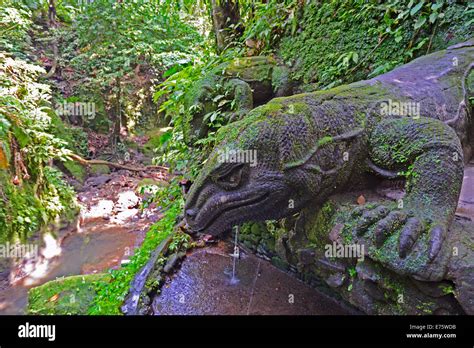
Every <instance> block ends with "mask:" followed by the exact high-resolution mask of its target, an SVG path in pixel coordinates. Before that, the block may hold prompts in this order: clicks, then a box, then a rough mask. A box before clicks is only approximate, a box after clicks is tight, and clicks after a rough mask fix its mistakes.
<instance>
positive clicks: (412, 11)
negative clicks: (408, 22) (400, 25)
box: [410, 1, 425, 16]
mask: <svg viewBox="0 0 474 348" xmlns="http://www.w3.org/2000/svg"><path fill="white" fill-rule="evenodd" d="M424 4H425V2H424V1H420V2H419V3H418V4H416V6H415V7H413V8H412V9H411V10H410V15H411V16H414V15H416V14H417V13H418V11H419V10H420V9H421V8H422V7H423V5H424Z"/></svg>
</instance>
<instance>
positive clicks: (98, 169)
mask: <svg viewBox="0 0 474 348" xmlns="http://www.w3.org/2000/svg"><path fill="white" fill-rule="evenodd" d="M90 173H91V174H93V175H97V174H109V173H110V168H109V166H107V165H105V164H99V165H93V166H91V167H90Z"/></svg>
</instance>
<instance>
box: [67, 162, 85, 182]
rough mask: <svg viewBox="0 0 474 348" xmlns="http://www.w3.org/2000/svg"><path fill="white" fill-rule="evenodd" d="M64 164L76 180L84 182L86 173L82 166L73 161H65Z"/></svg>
mask: <svg viewBox="0 0 474 348" xmlns="http://www.w3.org/2000/svg"><path fill="white" fill-rule="evenodd" d="M64 166H65V167H66V169H67V170H69V172H70V173H71V174H72V176H73V177H74V179H76V180H77V181H79V182H81V183H84V180H85V178H86V174H87V173H86V169H85V168H84V166H82V165H80V164H79V163H77V162H74V161H66V162H64Z"/></svg>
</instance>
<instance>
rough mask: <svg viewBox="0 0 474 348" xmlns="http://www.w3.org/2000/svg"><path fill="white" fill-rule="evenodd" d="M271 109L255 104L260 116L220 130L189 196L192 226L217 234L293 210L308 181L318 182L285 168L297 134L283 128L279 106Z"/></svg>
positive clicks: (307, 192) (307, 195)
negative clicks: (289, 135)
mask: <svg viewBox="0 0 474 348" xmlns="http://www.w3.org/2000/svg"><path fill="white" fill-rule="evenodd" d="M273 107H275V106H273ZM269 110H270V109H269V108H268V107H263V108H257V109H254V110H253V111H252V112H251V114H253V116H255V114H258V117H254V118H253V119H252V117H251V116H252V115H249V116H248V118H246V119H245V120H243V121H241V122H237V123H234V124H231V125H230V126H228V127H226V128H224V129H222V130H221V131H222V132H221V136H222V137H223V139H224V140H223V141H222V142H221V143H219V145H217V146H216V148H215V150H214V151H213V152H212V154H211V155H210V157H209V159H208V160H207V162H206V163H205V165H204V167H203V169H202V171H201V173H200V175H199V176H198V178H197V179H196V181H195V182H194V183H193V185H192V186H191V189H190V191H189V194H188V196H187V200H186V208H185V217H186V221H187V223H188V225H189V227H190V228H191V230H193V231H195V232H204V231H205V233H208V234H212V235H219V234H222V233H223V232H225V231H228V230H230V229H231V228H232V226H235V225H238V224H241V223H243V222H247V221H263V220H272V219H278V218H282V217H285V216H288V215H290V214H294V213H296V212H297V211H298V210H300V209H301V208H302V207H303V206H304V205H305V203H307V201H308V200H309V199H310V198H311V195H312V193H311V192H310V190H309V189H308V185H307V183H306V181H307V180H312V182H313V184H316V185H317V180H318V179H317V176H314V175H312V178H309V177H308V175H309V174H308V173H306V174H305V173H303V172H301V171H300V170H299V167H298V168H294V169H286V165H287V164H288V163H287V160H288V159H289V157H292V156H290V155H289V153H287V152H288V151H293V150H294V147H293V146H294V145H296V144H295V143H294V142H293V141H296V140H295V139H291V138H287V137H286V136H285V131H282V130H284V127H286V126H285V124H284V123H281V122H282V121H281V119H279V116H278V114H279V113H280V111H278V110H277V111H278V112H277V113H276V114H275V113H271V112H270V111H269ZM272 110H273V109H272ZM273 111H275V110H273ZM301 136H302V137H304V134H301ZM292 142H293V143H292ZM305 176H306V177H305Z"/></svg>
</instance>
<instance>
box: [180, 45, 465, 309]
mask: <svg viewBox="0 0 474 348" xmlns="http://www.w3.org/2000/svg"><path fill="white" fill-rule="evenodd" d="M473 62H474V39H473V40H470V41H468V42H465V43H461V44H458V45H455V46H452V47H450V48H448V49H447V50H444V51H439V52H436V53H433V54H430V55H427V56H424V57H420V58H418V59H416V60H414V61H412V62H410V63H409V64H406V65H403V66H401V67H399V68H397V69H395V70H393V71H391V72H389V73H386V74H383V75H380V76H378V77H376V78H373V79H371V80H366V81H360V82H356V83H352V84H349V85H345V86H340V87H337V88H333V89H331V90H327V91H318V92H314V93H308V94H300V95H294V96H291V97H283V98H275V99H273V100H272V101H270V102H269V103H267V104H265V105H262V106H260V107H257V108H255V109H253V110H252V111H250V112H249V113H248V115H247V116H246V117H245V118H244V119H242V120H240V121H238V122H234V123H232V124H231V125H230V126H228V127H226V128H223V129H222V130H221V131H220V132H219V137H220V138H219V139H220V140H219V141H220V142H219V143H218V146H216V148H215V150H214V151H213V153H212V154H211V156H210V158H209V160H208V161H207V163H206V164H205V166H204V168H203V169H202V171H201V173H200V175H199V177H198V178H197V179H196V181H195V182H194V183H193V185H192V187H191V190H190V192H189V194H188V197H187V201H186V208H185V209H186V211H185V218H186V221H187V223H188V225H189V227H190V229H191V230H193V231H198V232H202V231H205V232H206V233H209V234H213V235H220V234H222V233H224V232H225V231H226V230H229V229H230V228H231V227H232V226H234V225H238V224H241V223H244V222H247V221H263V220H272V219H279V218H283V217H288V216H292V215H294V214H295V213H296V212H298V211H300V210H302V209H303V208H305V207H307V206H309V205H311V206H314V207H316V208H315V209H318V207H321V206H323V204H324V203H325V202H326V201H327V200H328V198H329V197H330V196H331V195H334V194H336V193H338V192H344V191H345V190H349V189H355V188H358V187H360V188H363V187H370V185H371V183H373V181H374V178H376V177H379V178H386V179H395V178H399V177H402V178H404V179H405V182H406V185H405V196H404V198H403V199H402V200H401V202H392V203H391V202H388V203H386V204H375V205H374V204H366V205H361V206H355V207H354V209H353V210H352V211H351V213H350V214H349V219H352V220H353V223H352V224H346V225H345V228H346V229H347V228H349V232H348V233H349V235H350V236H349V237H350V240H352V241H353V242H354V241H355V242H358V243H364V244H365V245H366V246H367V249H366V250H368V256H369V257H371V258H373V259H377V260H378V261H380V262H381V263H382V264H383V265H384V267H387V268H388V269H390V270H392V271H394V272H396V273H397V274H401V275H403V276H409V277H412V278H414V279H418V280H423V281H439V280H441V279H443V277H444V276H445V274H446V268H447V265H448V261H449V258H450V253H451V251H450V250H448V247H447V244H446V240H447V239H449V238H450V235H449V233H450V232H449V231H450V229H449V228H450V224H451V223H452V221H453V218H454V214H455V210H456V206H457V202H458V198H459V193H460V189H461V184H462V180H463V167H464V160H465V161H467V160H468V159H469V158H470V156H471V155H472V152H473V140H474V139H473V138H474V132H473V130H474V128H473V122H472V117H473V115H472V104H471V102H470V100H469V98H471V97H472V96H474V73H473V71H472V68H473V65H474V63H473ZM407 105H408V106H409V107H406V106H407ZM416 108H419V113H418V112H412V113H410V112H407V110H409V109H411V111H413V110H416ZM230 150H235V151H238V152H243V151H249V150H252V151H256V154H257V164H256V165H255V166H251V165H249V163H232V162H235V161H222V153H223V152H224V151H226V152H227V153H232V152H230ZM471 232H473V231H471ZM380 250H382V251H383V254H384V255H382V256H385V257H382V256H381V254H380ZM389 256H390V257H389ZM471 272H472V268H471ZM470 274H471V275H470V276H469V277H470V278H472V273H470ZM468 282H470V284H471V285H469V287H470V286H472V279H471V280H469V281H468ZM469 291H471V292H470V293H471V294H472V289H469ZM469 301H470V304H469V305H467V307H469V306H472V297H470V299H469Z"/></svg>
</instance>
